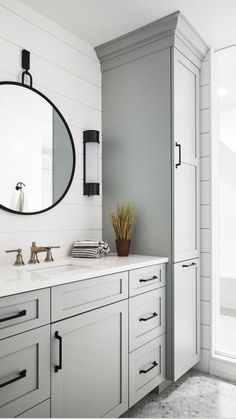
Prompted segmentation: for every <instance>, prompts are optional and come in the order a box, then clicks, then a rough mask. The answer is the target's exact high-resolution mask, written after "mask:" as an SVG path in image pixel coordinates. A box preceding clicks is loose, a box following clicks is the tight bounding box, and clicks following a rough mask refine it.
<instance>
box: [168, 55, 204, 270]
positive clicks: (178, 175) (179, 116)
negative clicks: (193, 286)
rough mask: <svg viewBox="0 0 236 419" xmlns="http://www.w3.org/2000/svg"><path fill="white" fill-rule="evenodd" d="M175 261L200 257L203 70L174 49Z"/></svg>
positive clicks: (173, 241) (173, 197) (173, 259)
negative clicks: (201, 86) (200, 103)
mask: <svg viewBox="0 0 236 419" xmlns="http://www.w3.org/2000/svg"><path fill="white" fill-rule="evenodd" d="M173 55H174V58H173V66H174V69H173V74H174V75H173V84H174V86H173V91H174V100H173V115H174V118H173V140H174V143H173V166H174V168H173V196H172V201H173V240H172V243H173V249H172V250H173V252H172V253H173V258H172V261H173V262H179V261H182V260H186V259H191V258H196V257H199V70H198V69H197V67H195V66H194V65H193V64H192V63H191V62H190V61H189V60H188V59H187V58H186V57H184V56H183V55H182V54H181V53H180V52H179V51H177V50H175V49H173Z"/></svg>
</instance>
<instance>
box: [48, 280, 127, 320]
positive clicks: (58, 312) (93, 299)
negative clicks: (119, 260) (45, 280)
mask: <svg viewBox="0 0 236 419" xmlns="http://www.w3.org/2000/svg"><path fill="white" fill-rule="evenodd" d="M51 293H52V294H51V295H52V305H51V310H52V311H51V316H52V321H56V320H61V319H65V318H67V317H71V316H74V315H76V314H80V313H84V312H86V311H89V310H93V309H95V308H98V307H102V306H104V305H107V304H111V303H115V302H117V301H120V300H123V299H125V298H128V273H127V272H121V273H118V274H114V275H105V276H101V277H98V278H92V279H87V280H84V281H78V282H75V283H72V284H66V285H61V286H58V287H53V288H52V290H51Z"/></svg>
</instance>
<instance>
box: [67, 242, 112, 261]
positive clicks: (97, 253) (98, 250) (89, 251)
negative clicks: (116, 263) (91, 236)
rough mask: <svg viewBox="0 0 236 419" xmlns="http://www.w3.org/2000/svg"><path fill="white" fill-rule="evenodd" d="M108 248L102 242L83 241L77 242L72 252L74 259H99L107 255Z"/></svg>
mask: <svg viewBox="0 0 236 419" xmlns="http://www.w3.org/2000/svg"><path fill="white" fill-rule="evenodd" d="M109 253H110V248H109V246H108V244H107V243H106V242H104V241H93V240H84V241H77V242H75V244H74V247H73V250H72V257H74V258H100V257H101V256H105V255H108V254H109Z"/></svg>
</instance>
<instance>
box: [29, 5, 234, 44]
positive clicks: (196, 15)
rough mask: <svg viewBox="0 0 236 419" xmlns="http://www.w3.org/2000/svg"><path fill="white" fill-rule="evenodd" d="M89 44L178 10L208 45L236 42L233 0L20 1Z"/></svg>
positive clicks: (103, 40) (108, 38)
mask: <svg viewBox="0 0 236 419" xmlns="http://www.w3.org/2000/svg"><path fill="white" fill-rule="evenodd" d="M22 2H23V3H25V4H27V5H28V6H30V7H32V8H33V9H35V10H36V11H38V12H40V13H42V14H43V15H44V16H46V17H47V18H49V19H51V20H53V21H54V22H56V23H57V24H59V25H60V26H62V27H63V28H64V29H67V30H68V31H69V32H71V33H73V34H74V35H76V36H77V37H79V38H80V39H81V40H83V41H85V42H87V43H88V44H90V45H92V46H97V45H99V44H101V43H103V42H107V41H109V40H111V39H113V38H115V37H117V36H120V35H123V34H125V33H127V32H129V31H131V30H133V29H136V28H138V27H140V26H143V25H145V24H147V23H150V22H153V21H154V20H156V19H159V18H161V17H163V16H165V15H167V14H170V13H172V12H175V11H176V10H180V11H181V12H182V13H183V14H184V15H185V16H186V17H187V19H188V20H189V21H190V22H191V23H192V25H193V26H194V27H195V28H196V29H197V30H198V32H199V33H200V34H201V35H202V37H203V38H204V39H205V40H206V41H207V42H208V44H209V45H212V46H216V47H221V46H222V45H225V44H227V43H232V42H236V24H235V16H236V0H40V1H39V0H22Z"/></svg>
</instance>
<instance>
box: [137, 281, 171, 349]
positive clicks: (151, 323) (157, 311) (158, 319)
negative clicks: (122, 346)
mask: <svg viewBox="0 0 236 419" xmlns="http://www.w3.org/2000/svg"><path fill="white" fill-rule="evenodd" d="M163 333H165V287H163V288H159V289H157V290H154V291H150V292H147V293H145V294H142V295H138V296H136V297H134V298H131V299H130V300H129V350H130V351H133V350H134V349H136V348H138V347H139V346H142V345H144V344H145V343H147V342H149V341H150V340H152V339H155V338H156V337H158V336H160V335H162V334H163Z"/></svg>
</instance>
